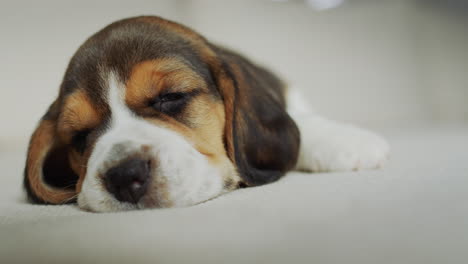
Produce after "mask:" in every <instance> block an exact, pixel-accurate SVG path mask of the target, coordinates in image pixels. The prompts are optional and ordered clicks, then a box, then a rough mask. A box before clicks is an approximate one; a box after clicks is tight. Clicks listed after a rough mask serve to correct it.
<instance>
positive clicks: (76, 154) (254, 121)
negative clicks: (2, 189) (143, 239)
mask: <svg viewBox="0 0 468 264" xmlns="http://www.w3.org/2000/svg"><path fill="white" fill-rule="evenodd" d="M298 147H299V134H298V130H297V128H296V126H295V124H294V122H293V121H292V120H291V118H290V117H289V116H288V115H287V113H286V112H285V106H284V100H283V96H282V85H281V83H280V81H279V80H278V79H276V77H274V76H273V75H272V74H270V73H269V72H267V71H266V70H264V69H262V68H259V67H257V66H255V65H253V64H251V63H250V62H249V61H247V60H246V59H244V58H242V57H240V56H239V55H237V54H234V53H232V52H230V51H227V50H224V49H221V48H218V47H216V46H214V45H212V44H210V43H209V42H208V41H206V40H205V39H204V38H203V37H201V36H200V35H198V34H197V33H195V32H193V31H191V30H190V29H188V28H186V27H183V26H181V25H179V24H176V23H173V22H170V21H167V20H163V19H161V18H158V17H137V18H131V19H126V20H122V21H118V22H116V23H113V24H111V25H109V26H108V27H106V28H104V29H103V30H101V31H99V32H98V33H96V34H95V35H93V36H92V37H91V38H90V39H88V40H87V41H86V42H85V43H84V44H83V45H82V46H81V47H80V48H79V50H78V51H77V52H76V54H75V55H74V56H73V58H72V59H71V61H70V64H69V66H68V69H67V71H66V73H65V77H64V79H63V82H62V84H61V87H60V91H59V95H58V97H57V99H56V100H55V101H54V102H53V103H52V104H51V106H50V107H49V109H48V111H47V112H46V114H45V115H44V116H43V118H42V119H41V121H40V123H39V125H38V127H37V129H36V131H35V132H34V133H33V135H32V137H31V141H30V145H29V151H28V156H27V161H26V169H25V187H26V190H27V194H28V197H29V198H30V200H32V201H35V202H40V203H51V204H62V203H66V202H73V201H75V200H77V201H78V204H79V206H80V207H82V208H85V209H89V210H93V211H116V210H126V209H136V208H152V207H172V206H188V205H193V204H197V203H200V202H203V201H206V200H208V199H210V198H213V197H216V196H218V195H220V194H222V193H223V192H225V191H229V190H232V189H235V188H236V187H238V186H239V185H246V186H252V185H259V184H264V183H267V182H271V181H274V180H276V179H278V178H279V177H280V176H281V175H282V174H284V172H285V171H287V170H288V169H291V168H292V167H293V166H294V164H295V162H296V159H297V152H298Z"/></svg>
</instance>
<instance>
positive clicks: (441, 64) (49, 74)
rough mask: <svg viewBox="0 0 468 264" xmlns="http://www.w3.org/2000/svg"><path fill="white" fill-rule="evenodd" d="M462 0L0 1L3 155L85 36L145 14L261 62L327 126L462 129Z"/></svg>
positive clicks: (465, 83)
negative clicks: (344, 123) (330, 120)
mask: <svg viewBox="0 0 468 264" xmlns="http://www.w3.org/2000/svg"><path fill="white" fill-rule="evenodd" d="M467 3H468V1H465V0H445V1H443V0H440V1H436V0H388V1H384V0H380V1H371V0H308V1H304V0H290V1H278V0H277V1H271V0H243V1H240V0H235V1H222V0H167V1H155V0H151V1H149V0H148V1H141V0H134V1H115V0H114V1H110V0H109V1H91V0H81V1H63V0H62V1H48V0H43V1H0V33H1V37H0V40H1V41H0V58H1V63H0V89H1V95H0V119H1V124H2V125H1V129H0V147H2V146H3V147H5V146H7V145H12V144H13V145H18V144H23V146H24V147H25V144H26V143H25V142H26V141H27V140H28V138H29V136H30V134H31V132H32V131H33V129H34V127H35V125H36V124H37V121H38V120H39V118H40V117H41V116H42V115H43V114H44V112H45V110H46V108H47V107H48V105H49V104H50V103H51V102H52V100H53V99H54V98H55V96H56V95H57V91H58V87H59V85H60V82H61V78H62V77H63V74H64V71H65V68H66V66H67V63H68V60H69V59H70V57H71V56H72V55H73V53H74V52H75V51H76V49H77V48H78V47H79V45H80V44H81V43H82V42H83V41H84V40H85V39H86V38H88V37H89V36H90V35H91V34H93V33H94V32H96V31H98V30H99V29H101V28H102V27H104V26H105V25H107V24H109V23H111V22H113V21H115V20H118V19H121V18H125V17H130V16H136V15H143V14H146V15H150V14H151V15H159V16H162V17H165V18H168V19H171V20H175V21H177V22H180V23H183V24H185V25H187V26H189V27H191V28H193V29H195V30H197V31H198V32H200V33H201V34H203V35H204V36H206V37H207V38H208V39H210V40H212V41H214V42H216V43H219V44H223V45H225V46H227V47H230V48H233V49H236V50H238V51H240V52H241V53H243V54H245V55H246V56H248V57H250V58H251V59H253V60H254V61H256V62H258V63H260V64H263V65H266V66H268V67H269V68H270V69H272V70H273V71H274V72H276V73H278V74H279V75H280V76H281V77H282V78H283V79H284V80H286V81H287V82H289V83H290V84H293V85H294V86H295V87H298V88H300V89H301V90H302V91H303V93H304V94H305V96H306V97H307V98H308V99H309V101H310V102H311V103H312V105H313V107H314V108H315V110H316V111H318V112H320V113H322V114H323V115H325V116H328V117H330V118H333V119H337V120H343V121H349V122H354V123H356V124H359V125H362V126H366V127H369V128H372V129H377V130H379V129H382V130H385V129H386V128H390V129H403V128H407V127H413V126H431V125H460V124H468V104H467V99H468V71H467V70H468V28H467V27H468V4H467Z"/></svg>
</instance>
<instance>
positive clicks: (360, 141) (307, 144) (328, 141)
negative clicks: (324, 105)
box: [297, 119, 390, 172]
mask: <svg viewBox="0 0 468 264" xmlns="http://www.w3.org/2000/svg"><path fill="white" fill-rule="evenodd" d="M302 121H303V122H302V124H300V125H299V127H300V130H301V136H302V143H301V154H300V157H299V161H298V164H297V168H298V169H300V170H308V171H317V172H319V171H351V170H365V169H375V168H379V167H381V166H382V165H383V164H384V163H385V161H386V160H387V159H388V156H389V152H390V147H389V145H388V143H387V142H386V141H385V139H383V138H382V137H380V136H378V135H376V134H374V133H372V132H370V131H367V130H364V129H361V128H357V127H354V126H351V125H347V124H339V123H336V122H333V121H329V120H325V119H309V120H307V121H309V122H304V120H302Z"/></svg>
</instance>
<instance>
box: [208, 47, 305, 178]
mask: <svg viewBox="0 0 468 264" xmlns="http://www.w3.org/2000/svg"><path fill="white" fill-rule="evenodd" d="M215 51H216V53H217V56H218V58H219V59H220V62H219V61H218V64H219V63H220V64H221V65H218V66H217V67H216V69H215V70H214V71H213V75H214V76H215V79H216V80H215V81H216V82H217V86H218V89H219V92H220V93H221V96H222V98H223V100H224V105H225V113H226V125H225V133H224V134H225V138H224V140H225V146H226V149H227V152H228V156H229V158H230V159H231V160H232V161H233V163H235V164H236V165H237V169H238V172H239V174H240V176H241V178H242V180H243V181H244V183H245V184H246V185H248V186H255V185H261V184H265V183H269V182H272V181H275V180H277V179H279V178H280V177H281V176H282V175H284V174H285V173H286V172H287V171H288V170H290V169H292V168H293V167H294V166H295V164H296V162H297V157H298V152H299V143H300V135H299V130H298V128H297V126H296V124H295V123H294V121H293V120H292V119H291V117H290V116H289V115H288V113H287V112H286V105H285V100H284V96H283V92H284V85H283V83H282V82H281V81H280V80H279V79H278V78H277V77H276V76H274V75H273V74H272V73H270V72H268V71H267V70H265V69H263V68H261V67H259V66H256V65H254V64H252V63H251V62H249V61H248V60H247V59H245V58H243V57H241V56H240V55H238V54H235V53H233V52H231V51H227V50H225V49H221V48H215Z"/></svg>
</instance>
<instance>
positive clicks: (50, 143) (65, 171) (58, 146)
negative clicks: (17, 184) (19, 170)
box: [23, 100, 78, 204]
mask: <svg viewBox="0 0 468 264" xmlns="http://www.w3.org/2000/svg"><path fill="white" fill-rule="evenodd" d="M58 115H59V100H56V101H55V102H54V103H52V105H51V106H50V107H49V109H48V111H47V112H46V114H45V115H44V116H43V117H42V119H41V120H40V122H39V124H38V126H37V128H36V130H35V131H34V133H33V135H32V136H31V140H30V142H29V147H28V154H27V158H26V166H25V169H24V182H23V185H24V188H25V190H26V194H27V198H28V200H29V201H30V202H33V203H41V204H62V203H68V202H73V201H74V197H75V195H76V191H75V185H76V182H77V180H78V176H77V174H76V173H75V172H74V171H73V170H72V168H71V166H70V161H69V153H68V147H67V146H66V145H65V144H63V143H62V142H61V140H60V138H59V136H58V135H57V127H56V124H57V119H58Z"/></svg>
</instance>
